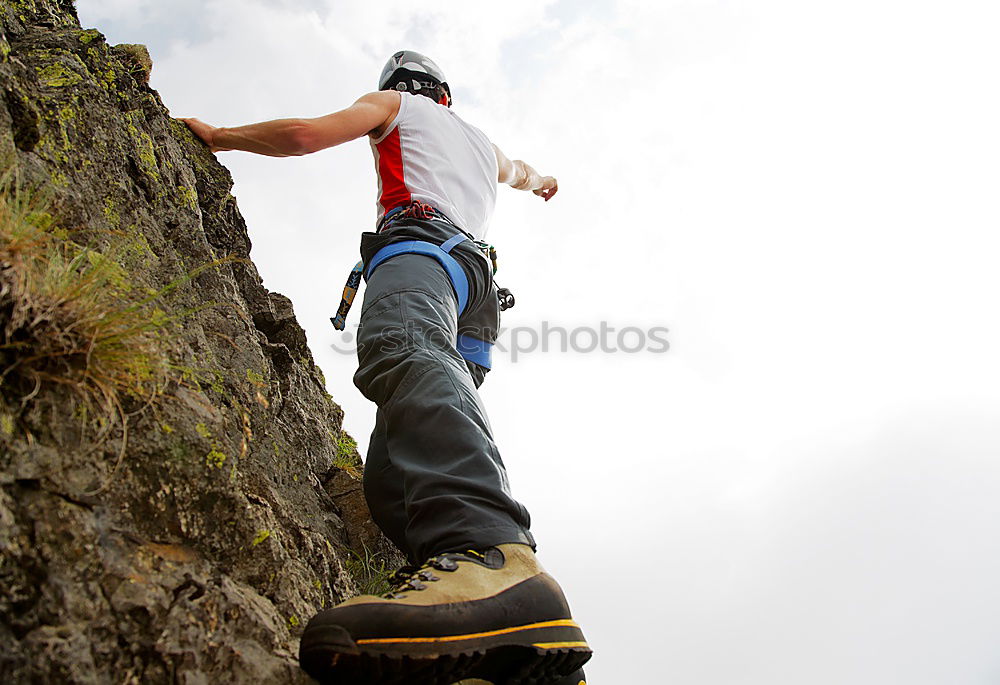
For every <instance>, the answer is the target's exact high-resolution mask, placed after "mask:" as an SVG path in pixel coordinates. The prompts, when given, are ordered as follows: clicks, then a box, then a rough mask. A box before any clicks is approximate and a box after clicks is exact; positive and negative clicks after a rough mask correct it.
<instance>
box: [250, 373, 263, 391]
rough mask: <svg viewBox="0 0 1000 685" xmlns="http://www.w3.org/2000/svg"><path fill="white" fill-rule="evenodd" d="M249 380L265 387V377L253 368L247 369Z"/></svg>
mask: <svg viewBox="0 0 1000 685" xmlns="http://www.w3.org/2000/svg"><path fill="white" fill-rule="evenodd" d="M247 380H248V381H250V382H251V383H253V384H254V385H256V386H257V387H258V388H263V387H264V385H265V383H264V377H263V376H262V375H261V374H259V373H257V372H256V371H254V370H253V369H247Z"/></svg>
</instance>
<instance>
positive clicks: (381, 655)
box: [299, 544, 591, 685]
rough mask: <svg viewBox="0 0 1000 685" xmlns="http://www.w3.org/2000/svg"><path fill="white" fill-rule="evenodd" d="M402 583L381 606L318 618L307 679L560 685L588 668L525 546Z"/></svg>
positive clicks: (306, 658) (304, 654) (354, 603)
mask: <svg viewBox="0 0 1000 685" xmlns="http://www.w3.org/2000/svg"><path fill="white" fill-rule="evenodd" d="M397 580H398V581H399V584H398V585H397V587H396V588H395V589H394V590H393V591H392V592H389V593H387V594H385V595H383V596H382V597H374V596H371V595H363V596H361V597H354V598H352V599H349V600H347V601H346V602H343V603H341V604H339V605H337V606H336V607H334V608H332V609H327V610H326V611H322V612H320V613H319V614H317V615H316V616H314V617H313V618H312V620H311V621H309V625H307V626H306V629H305V632H304V633H303V635H302V642H301V644H300V647H299V663H300V664H301V665H302V668H303V670H305V671H306V673H308V674H309V675H311V676H312V677H313V678H316V679H317V680H319V681H321V682H324V683H345V684H346V683H352V684H357V685H362V684H365V685H368V684H371V685H395V684H398V685H450V684H451V683H454V682H456V681H459V680H462V679H464V678H479V679H482V680H487V681H489V682H491V683H494V685H515V684H528V683H539V684H540V683H553V682H562V681H561V679H562V678H563V677H564V676H566V675H568V674H573V673H574V672H576V671H577V670H578V669H579V668H580V667H581V666H582V665H583V664H584V663H585V662H586V661H587V659H589V658H590V654H591V652H590V647H588V646H587V642H586V639H585V638H584V636H583V632H582V631H581V630H580V627H579V626H578V625H577V624H576V623H575V622H574V621H573V619H572V617H571V615H570V611H569V605H568V604H567V603H566V599H565V597H564V596H563V593H562V591H561V590H560V589H559V586H558V585H557V584H556V582H555V580H553V578H552V577H551V576H550V575H548V574H547V573H545V571H544V570H543V569H542V568H541V566H539V564H538V562H537V561H536V560H535V555H534V553H533V552H532V551H531V548H530V547H528V546H527V545H520V544H509V545H500V546H499V547H490V548H487V549H485V550H480V551H473V550H469V551H466V552H449V553H446V554H439V555H437V556H435V557H432V558H431V559H429V560H428V561H427V562H426V563H425V564H424V565H423V566H421V567H419V568H414V567H410V568H404V569H402V570H401V571H400V572H397ZM574 685H576V683H574Z"/></svg>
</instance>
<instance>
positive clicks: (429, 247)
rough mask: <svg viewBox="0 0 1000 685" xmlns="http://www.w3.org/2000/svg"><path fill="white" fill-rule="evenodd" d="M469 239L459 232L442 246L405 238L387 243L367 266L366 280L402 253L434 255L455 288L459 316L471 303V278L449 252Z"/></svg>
mask: <svg viewBox="0 0 1000 685" xmlns="http://www.w3.org/2000/svg"><path fill="white" fill-rule="evenodd" d="M466 240H468V237H467V236H466V235H465V234H464V233H457V234H455V235H453V236H452V237H451V238H448V240H446V241H445V242H444V243H442V244H441V246H440V247H438V246H437V245H435V244H434V243H429V242H427V241H426V240H403V241H400V242H398V243H392V244H391V245H386V246H385V247H383V248H382V249H381V250H379V251H378V252H376V253H375V256H374V257H372V260H371V262H369V263H368V265H367V266H366V268H365V280H366V281H367V280H368V279H369V278H371V275H372V273H373V272H374V271H375V269H376V268H378V266H379V264H382V263H383V262H384V261H385V260H387V259H391V258H392V257H397V256H399V255H401V254H422V255H426V256H428V257H433V258H434V259H436V260H438V262H440V263H441V266H443V267H444V270H445V271H446V272H447V273H448V278H449V279H450V280H451V287H452V288H454V289H455V296H456V297H457V298H458V316H461V315H462V312H464V311H465V305H467V304H468V303H469V279H468V277H467V276H466V275H465V270H464V269H463V268H462V265H461V264H459V263H458V260H456V259H455V258H454V257H452V256H451V254H449V253H450V252H451V250H452V248H453V247H455V246H456V245H458V244H459V243H461V242H463V241H466Z"/></svg>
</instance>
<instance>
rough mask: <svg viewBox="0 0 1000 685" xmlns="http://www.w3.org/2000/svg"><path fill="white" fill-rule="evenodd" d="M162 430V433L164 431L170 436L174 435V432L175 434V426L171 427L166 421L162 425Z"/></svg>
mask: <svg viewBox="0 0 1000 685" xmlns="http://www.w3.org/2000/svg"><path fill="white" fill-rule="evenodd" d="M160 430H162V431H163V432H164V433H166V434H167V435H170V434H171V433H173V432H174V427H173V426H171V425H170V424H169V423H167V422H166V421H164V422H163V423H161V424H160Z"/></svg>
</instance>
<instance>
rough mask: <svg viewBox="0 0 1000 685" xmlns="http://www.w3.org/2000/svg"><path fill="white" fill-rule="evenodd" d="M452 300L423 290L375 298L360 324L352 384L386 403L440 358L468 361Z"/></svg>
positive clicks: (456, 362)
mask: <svg viewBox="0 0 1000 685" xmlns="http://www.w3.org/2000/svg"><path fill="white" fill-rule="evenodd" d="M448 307H449V305H448V303H445V302H442V301H441V300H439V299H438V298H437V297H435V296H434V295H433V294H431V293H429V292H427V291H424V290H418V289H414V290H407V291H402V292H396V293H393V294H391V295H387V296H385V297H383V298H380V300H378V301H377V302H374V303H372V305H371V306H369V307H368V308H367V309H366V310H365V312H364V313H363V314H362V317H361V326H360V327H359V329H358V370H357V373H355V374H354V384H355V385H356V386H357V387H358V389H359V390H360V391H361V392H362V394H364V395H365V397H367V398H368V399H369V400H371V401H372V402H375V403H376V404H378V405H379V406H382V405H384V404H386V403H387V402H389V401H390V400H391V398H392V396H393V394H394V393H395V391H396V390H397V388H399V387H401V386H404V385H406V384H408V383H411V382H413V381H415V380H416V379H417V378H418V377H419V376H421V375H422V374H423V373H426V372H427V371H428V370H430V369H431V368H433V367H439V366H440V365H441V364H442V363H444V364H449V365H458V366H459V367H460V368H461V369H462V370H464V369H465V362H464V360H463V359H461V357H460V356H459V355H458V352H457V350H456V349H455V335H456V334H455V325H456V324H455V321H454V313H453V306H452V313H451V314H450V316H449V312H448Z"/></svg>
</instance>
